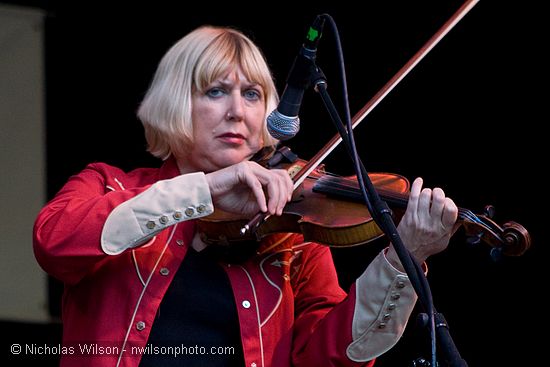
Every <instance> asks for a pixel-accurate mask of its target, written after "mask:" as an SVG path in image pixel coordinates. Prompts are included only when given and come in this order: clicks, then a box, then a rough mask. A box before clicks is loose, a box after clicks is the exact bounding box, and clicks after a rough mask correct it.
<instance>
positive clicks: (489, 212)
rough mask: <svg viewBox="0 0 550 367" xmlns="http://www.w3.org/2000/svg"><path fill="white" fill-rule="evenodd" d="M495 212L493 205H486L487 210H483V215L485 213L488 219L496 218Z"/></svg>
mask: <svg viewBox="0 0 550 367" xmlns="http://www.w3.org/2000/svg"><path fill="white" fill-rule="evenodd" d="M495 211H496V209H495V207H494V206H492V205H485V208H483V213H485V215H486V216H487V217H488V218H493V217H494V216H495Z"/></svg>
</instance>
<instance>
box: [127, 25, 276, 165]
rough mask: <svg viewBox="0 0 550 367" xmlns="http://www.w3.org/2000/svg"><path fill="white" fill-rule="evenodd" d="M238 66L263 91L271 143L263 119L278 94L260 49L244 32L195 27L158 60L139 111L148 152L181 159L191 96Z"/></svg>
mask: <svg viewBox="0 0 550 367" xmlns="http://www.w3.org/2000/svg"><path fill="white" fill-rule="evenodd" d="M235 67H239V68H240V69H241V70H242V72H243V73H244V75H245V77H246V78H247V79H248V80H249V81H251V82H254V83H257V84H258V85H260V86H261V87H262V88H263V90H264V93H265V107H266V108H265V110H266V115H265V116H264V128H263V142H264V146H269V145H275V144H276V143H277V140H275V139H273V138H272V137H271V136H270V135H269V133H268V131H267V126H266V122H265V118H266V117H267V114H268V113H270V112H271V111H272V110H273V109H275V108H276V107H277V103H278V95H277V90H276V87H275V84H274V82H273V77H272V75H271V71H270V70H269V67H268V65H267V63H266V61H265V58H264V56H263V54H262V52H261V51H260V49H259V48H258V47H257V46H256V45H255V44H254V43H253V42H252V41H251V40H250V39H249V38H248V37H246V36H245V35H244V34H243V33H241V32H240V31H237V30H235V29H232V28H227V27H213V26H203V27H200V28H197V29H195V30H194V31H192V32H191V33H189V34H187V35H186V36H185V37H183V38H182V39H181V40H179V41H178V42H177V43H176V44H175V45H174V46H172V47H171V48H170V50H168V52H167V53H166V54H165V55H164V57H163V58H162V60H161V61H160V63H159V66H158V68H157V71H156V73H155V76H154V78H153V81H152V83H151V86H150V87H149V90H148V91H147V94H146V95H145V98H144V99H143V101H142V103H141V105H140V107H139V109H138V117H139V119H140V120H141V122H142V123H143V126H144V128H145V138H146V140H147V150H148V151H149V152H150V153H151V154H153V155H154V156H155V157H158V158H161V159H163V160H165V159H167V158H168V157H170V155H174V156H176V157H182V156H183V155H185V153H186V152H187V150H188V148H189V147H190V146H191V145H192V144H193V123H192V119H191V96H192V93H193V91H195V90H196V91H199V92H201V91H204V90H205V88H206V87H208V86H209V85H210V84H211V83H212V82H213V81H215V80H216V79H218V78H219V77H221V76H223V74H224V73H226V72H228V71H229V70H231V69H232V68H235Z"/></svg>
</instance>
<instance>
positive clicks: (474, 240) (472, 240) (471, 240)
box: [466, 232, 483, 246]
mask: <svg viewBox="0 0 550 367" xmlns="http://www.w3.org/2000/svg"><path fill="white" fill-rule="evenodd" d="M481 237H483V232H479V233H477V234H474V235H472V236H468V237H466V242H467V243H468V245H472V246H473V245H477V244H479V243H480V242H481Z"/></svg>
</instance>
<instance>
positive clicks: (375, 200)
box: [316, 14, 437, 367]
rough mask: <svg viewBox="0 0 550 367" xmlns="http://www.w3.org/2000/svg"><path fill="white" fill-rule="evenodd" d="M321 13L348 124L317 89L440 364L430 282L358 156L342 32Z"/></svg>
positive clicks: (323, 87) (322, 85)
mask: <svg viewBox="0 0 550 367" xmlns="http://www.w3.org/2000/svg"><path fill="white" fill-rule="evenodd" d="M321 16H322V17H324V18H325V20H328V22H329V24H330V26H331V30H332V32H333V34H334V38H335V42H336V48H337V55H338V64H339V72H340V78H341V80H342V84H341V87H342V96H343V98H344V103H343V105H344V118H345V121H346V124H345V126H346V128H340V127H338V125H340V126H343V123H342V121H341V120H340V118H339V117H338V113H337V112H336V111H331V110H332V109H333V106H334V105H333V104H332V103H331V101H330V96H329V95H328V94H327V93H326V83H325V82H324V81H323V82H321V83H319V84H316V89H317V91H318V92H319V93H320V94H321V96H322V98H323V102H324V103H325V105H326V106H327V108H328V109H329V112H330V114H331V116H332V117H333V121H334V122H335V125H336V126H337V129H338V131H339V132H340V135H341V136H342V141H343V142H344V144H345V145H346V148H347V150H348V153H349V154H350V157H351V159H352V161H353V163H354V167H355V171H356V174H357V181H358V183H359V187H360V189H361V193H362V195H363V198H364V200H365V203H366V205H367V207H368V209H369V211H370V213H371V215H372V217H373V219H374V221H375V222H376V223H377V224H378V226H379V227H380V228H381V229H382V230H383V231H384V233H385V234H386V235H387V236H388V237H389V238H390V241H391V242H392V244H393V246H394V249H395V251H396V253H397V255H398V257H399V260H400V261H401V264H402V265H403V267H404V268H405V271H406V273H407V275H408V276H409V279H410V280H411V284H412V285H413V287H414V289H415V291H416V293H417V295H418V298H419V300H420V302H421V304H422V306H423V307H424V310H425V311H426V312H427V314H428V316H429V329H430V339H431V352H432V353H431V354H432V355H431V357H432V358H431V359H432V366H434V367H435V366H437V360H436V334H435V321H434V320H435V317H434V314H435V312H434V307H433V298H432V294H431V290H430V286H429V284H428V282H427V279H426V277H425V276H424V272H423V271H422V268H421V266H420V265H419V264H418V262H417V261H415V260H414V258H413V257H412V255H411V254H410V252H409V251H408V250H407V249H406V248H405V246H404V245H403V242H402V241H401V238H400V237H399V234H398V233H397V230H396V228H395V224H394V222H393V218H392V217H391V211H390V210H389V208H388V206H387V204H386V203H385V202H384V201H382V200H381V199H380V197H379V195H378V193H377V191H376V189H375V187H374V185H373V184H372V182H371V181H370V178H369V177H368V173H367V171H366V169H365V167H364V165H363V163H362V162H361V160H360V158H359V155H358V153H357V148H356V145H355V139H354V134H353V126H352V123H351V114H350V110H349V98H348V92H347V81H346V72H345V63H344V56H343V51H342V45H341V42H340V36H339V32H338V29H337V26H336V23H335V22H334V20H333V18H332V17H331V16H330V15H329V14H322V15H321ZM321 75H322V73H321ZM384 218H385V219H384Z"/></svg>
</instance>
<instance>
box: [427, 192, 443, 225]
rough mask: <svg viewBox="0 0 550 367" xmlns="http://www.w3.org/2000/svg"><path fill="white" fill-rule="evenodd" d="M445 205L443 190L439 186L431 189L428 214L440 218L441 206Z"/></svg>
mask: <svg viewBox="0 0 550 367" xmlns="http://www.w3.org/2000/svg"><path fill="white" fill-rule="evenodd" d="M444 206H445V192H443V190H441V189H440V188H439V187H436V188H434V189H433V190H432V204H431V207H430V215H431V216H432V218H434V219H436V220H441V216H442V213H443V207H444Z"/></svg>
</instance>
